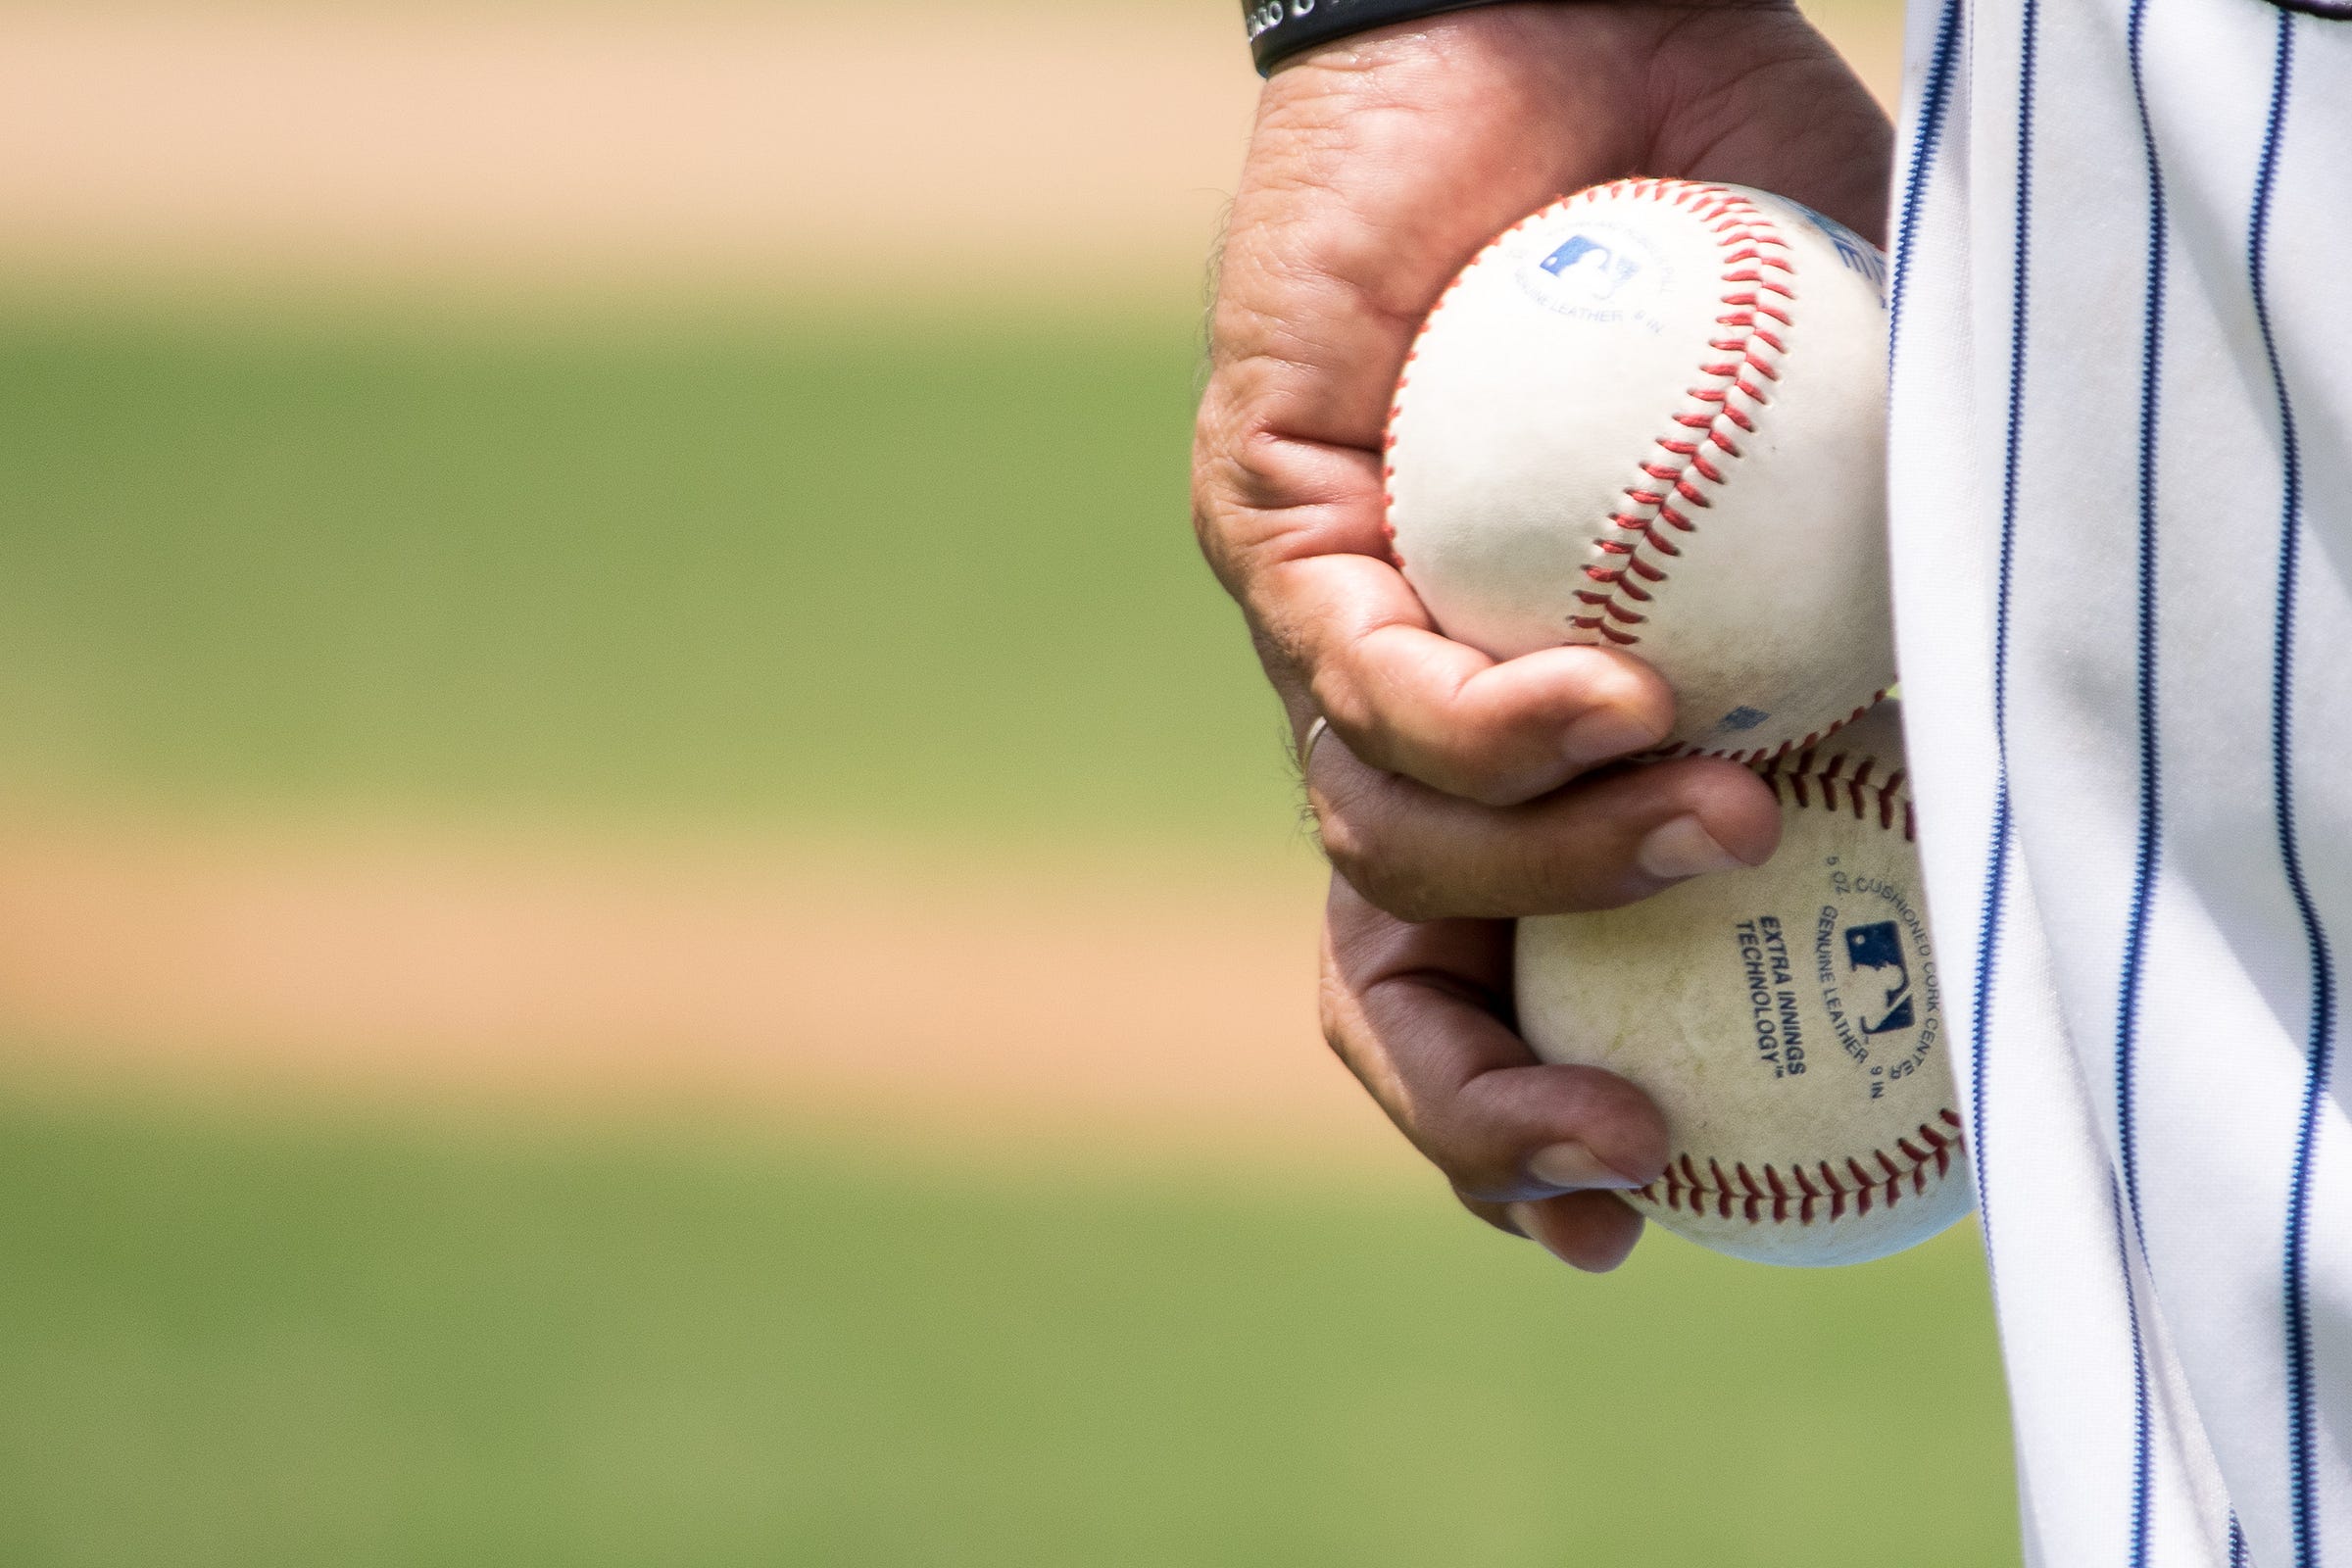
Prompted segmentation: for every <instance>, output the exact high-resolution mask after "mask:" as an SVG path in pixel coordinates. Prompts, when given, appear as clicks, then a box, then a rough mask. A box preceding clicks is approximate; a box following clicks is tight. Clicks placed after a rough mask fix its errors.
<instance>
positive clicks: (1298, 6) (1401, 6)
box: [1242, 0, 1491, 76]
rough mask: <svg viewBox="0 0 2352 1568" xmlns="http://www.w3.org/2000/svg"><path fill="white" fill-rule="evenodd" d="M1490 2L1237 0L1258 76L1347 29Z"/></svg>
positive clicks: (1478, 0) (1406, 19) (1379, 24)
mask: <svg viewBox="0 0 2352 1568" xmlns="http://www.w3.org/2000/svg"><path fill="white" fill-rule="evenodd" d="M1489 3H1491V0H1242V17H1243V20H1244V21H1246V22H1248V23H1249V25H1250V55H1251V57H1252V58H1254V59H1255V60H1256V61H1257V73H1258V74H1259V75H1261V76H1263V75H1266V74H1268V73H1271V72H1272V71H1273V69H1274V68H1275V66H1276V65H1278V64H1279V63H1281V62H1282V61H1283V60H1285V59H1287V58H1289V57H1290V56H1292V55H1295V54H1297V53H1298V52H1299V50H1301V49H1306V48H1311V47H1312V46H1314V45H1315V44H1319V43H1329V42H1330V41H1331V40H1332V39H1334V38H1345V37H1346V36H1348V34H1349V33H1351V32H1363V31H1365V30H1366V29H1368V28H1372V27H1385V26H1387V25H1389V24H1391V23H1393V22H1412V21H1415V20H1417V19H1419V18H1422V17H1434V16H1436V15H1438V14H1439V13H1440V12H1443V11H1463V10H1467V9H1468V8H1469V7H1471V6H1479V5H1487V4H1489Z"/></svg>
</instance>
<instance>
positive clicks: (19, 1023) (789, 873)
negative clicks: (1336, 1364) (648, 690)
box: [0, 821, 1402, 1164]
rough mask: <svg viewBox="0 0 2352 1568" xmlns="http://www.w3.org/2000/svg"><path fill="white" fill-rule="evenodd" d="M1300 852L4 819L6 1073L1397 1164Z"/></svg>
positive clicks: (1, 907) (1, 959) (1308, 864)
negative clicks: (1323, 1003)
mask: <svg viewBox="0 0 2352 1568" xmlns="http://www.w3.org/2000/svg"><path fill="white" fill-rule="evenodd" d="M1316 863H1317V862H1316V861H1315V859H1314V857H1313V856H1312V855H1311V853H1309V852H1308V851H1307V850H1306V849H1305V847H1304V846H1296V847H1292V846H1283V847H1281V853H1280V854H1279V855H1278V856H1277V857H1276V858H1273V859H1271V860H1268V861H1261V862H1259V863H1256V864H1247V863H1239V862H1236V863H1232V864H1226V865H1218V866H1206V865H1202V864H1201V863H1198V862H1197V861H1195V862H1190V863H1187V862H1183V861H1178V860H1176V859H1174V858H1166V859H1162V860H1160V861H1158V862H1157V863H1153V862H1152V859H1151V858H1144V859H1142V860H1140V861H1138V862H1134V863H1129V864H1126V865H1122V866H1106V865H1102V864H1096V865H1091V866H1089V865H1076V864H1072V865H1064V866H1046V867H1039V866H1035V865H1029V864H1025V863H1023V862H1022V861H1021V860H1020V859H1018V858H1013V857H1010V856H1006V857H1005V858H1002V860H1001V861H999V862H997V863H994V864H991V863H989V862H986V861H972V862H968V863H963V864H959V865H953V866H948V867H944V868H943V867H940V866H938V865H936V864H919V863H917V862H915V861H914V860H913V859H912V858H910V856H909V854H908V852H906V851H903V850H901V851H888V852H858V853H845V852H839V851H827V850H822V849H808V848H795V847H792V846H765V847H740V846H739V847H727V846H676V845H671V846H650V847H643V848H622V847H619V846H616V845H612V844H606V845H590V844H582V843H566V844H555V843H548V844H542V845H538V846H529V845H517V844H515V843H512V842H505V843H495V844H494V843H488V842H477V841H473V840H468V839H466V838H465V837H463V836H459V835H440V836H426V835H419V834H415V833H404V834H391V833H383V832H370V833H363V832H358V831H353V830H335V831H310V830H297V829H289V828H285V827H277V828H261V829H254V830H250V831H240V830H229V829H222V828H210V829H189V828H185V827H182V828H176V829H172V830H165V829H162V828H145V829H140V828H133V827H128V826H126V825H124V824H123V823H120V822H116V823H109V824H104V825H83V826H79V827H58V826H51V827H47V828H42V829H37V830H36V829H28V828H25V827H24V826H23V825H22V824H21V821H20V824H19V825H17V826H15V827H12V828H11V829H9V830H8V831H7V833H6V834H5V835H4V836H0V1016H5V1017H6V1018H7V1020H8V1031H7V1040H8V1045H7V1049H8V1052H9V1054H10V1057H11V1060H10V1061H9V1063H8V1070H10V1071H12V1072H17V1073H22V1072H25V1071H27V1070H31V1071H34V1072H38V1073H56V1072H61V1071H62V1072H66V1073H68V1074H70V1075H75V1076H84V1075H96V1076H97V1077H99V1078H100V1079H102V1080H105V1079H120V1078H123V1077H128V1078H130V1079H132V1080H134V1081H145V1082H156V1081H161V1082H164V1083H166V1084H170V1083H173V1082H182V1083H186V1084H188V1085H191V1086H195V1087H200V1088H201V1087H205V1086H227V1087H231V1088H237V1089H242V1090H256V1089H258V1090H263V1091H274V1090H294V1091H297V1092H304V1093H310V1092H324V1093H328V1094H333V1095H355V1094H356V1095H359V1096H362V1097H368V1098H384V1097H389V1098H391V1099H393V1100H395V1101H409V1102H414V1101H416V1100H418V1099H423V1100H426V1101H439V1102H455V1103H466V1102H474V1101H480V1102H484V1103H491V1104H508V1105H529V1106H548V1105H553V1106H557V1107H575V1108H584V1109H588V1110H592V1111H604V1110H622V1111H634V1110H638V1109H642V1108H645V1107H648V1106H662V1105H670V1106H677V1107H683V1108H688V1109H692V1108H695V1107H716V1108H724V1109H727V1110H730V1111H733V1110H742V1111H748V1112H750V1113H753V1114H756V1115H762V1116H773V1115H777V1114H779V1113H781V1114H783V1115H786V1116H797V1117H799V1118H802V1119H808V1118H817V1119H822V1120H825V1121H828V1122H846V1123H848V1124H851V1125H862V1124H866V1123H871V1124H873V1125H876V1126H879V1127H881V1128H884V1129H886V1130H892V1131H904V1130H907V1129H909V1128H913V1129H920V1128H924V1127H931V1128H937V1129H939V1130H941V1131H942V1132H943V1133H945V1134H948V1135H951V1136H952V1137H953V1138H954V1139H955V1140H956V1141H958V1142H965V1143H969V1142H973V1141H977V1142H980V1143H995V1144H999V1145H1005V1144H1017V1143H1018V1142H1020V1141H1021V1140H1025V1139H1045V1140H1050V1141H1066V1140H1072V1139H1075V1140H1081V1141H1084V1142H1087V1143H1090V1144H1093V1145H1096V1146H1098V1147H1099V1146H1100V1145H1102V1144H1103V1143H1104V1142H1105V1141H1107V1142H1110V1143H1112V1144H1114V1145H1124V1144H1140V1145H1142V1146H1145V1147H1151V1146H1153V1145H1173V1146H1178V1147H1199V1146H1201V1145H1206V1146H1209V1147H1215V1148H1232V1149H1240V1150H1247V1151H1251V1152H1254V1153H1255V1154H1256V1155H1258V1156H1260V1157H1262V1158H1270V1159H1275V1160H1280V1159H1284V1158H1297V1159H1300V1160H1317V1161H1320V1160H1325V1159H1328V1158H1331V1157H1333V1156H1335V1155H1339V1156H1344V1157H1346V1158H1348V1159H1350V1160H1354V1159H1358V1158H1359V1157H1360V1159H1362V1160H1370V1161H1378V1162H1385V1163H1389V1164H1395V1163H1396V1162H1397V1160H1398V1159H1399V1158H1400V1157H1401V1155H1402V1150H1401V1146H1400V1145H1397V1144H1396V1143H1395V1142H1394V1141H1393V1137H1392V1135H1390V1134H1389V1133H1388V1132H1387V1131H1386V1128H1385V1124H1383V1123H1382V1122H1381V1121H1380V1119H1379V1117H1378V1115H1377V1114H1376V1113H1375V1112H1374V1111H1373V1110H1372V1108H1371V1106H1370V1103H1369V1102H1367V1101H1365V1100H1364V1099H1363V1097H1362V1095H1361V1094H1360V1092H1359V1091H1357V1089H1356V1088H1355V1086H1354V1085H1353V1083H1352V1081H1351V1080H1349V1079H1348V1075H1347V1073H1346V1072H1345V1070H1343V1069H1342V1068H1341V1067H1340V1066H1339V1065H1338V1063H1337V1062H1336V1061H1335V1060H1334V1059H1333V1058H1332V1057H1331V1055H1330V1054H1329V1053H1328V1052H1326V1051H1325V1049H1324V1048H1323V1045H1322V1043H1321V1040H1320V1038H1319V1036H1318V1033H1317V1030H1316V1025H1315V1019H1314V989H1313V972H1314V954H1315V938H1316V925H1317V917H1318V914H1319V903H1320V901H1319V897H1318V880H1317V877H1316V874H1315V872H1316Z"/></svg>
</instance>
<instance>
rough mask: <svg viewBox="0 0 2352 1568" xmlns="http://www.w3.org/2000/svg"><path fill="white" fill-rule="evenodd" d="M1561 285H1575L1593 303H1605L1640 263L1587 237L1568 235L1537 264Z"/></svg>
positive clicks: (1639, 268) (1638, 269)
mask: <svg viewBox="0 0 2352 1568" xmlns="http://www.w3.org/2000/svg"><path fill="white" fill-rule="evenodd" d="M1537 265H1538V266H1540V267H1542V268H1543V269H1544V270H1545V271H1546V272H1549V273H1550V274H1551V275H1552V276H1554V277H1556V278H1558V279H1559V280H1560V281H1561V282H1563V283H1575V284H1578V285H1580V286H1581V287H1582V289H1583V290H1584V292H1585V294H1586V295H1587V296H1588V297H1590V298H1592V299H1595V300H1605V299H1607V298H1608V297H1609V296H1610V295H1612V294H1614V293H1616V292H1617V291H1618V289H1620V288H1622V287H1624V286H1625V281H1626V279H1627V278H1630V277H1632V276H1633V275H1634V274H1635V273H1636V272H1639V271H1640V270H1642V264H1641V263H1640V262H1637V261H1635V260H1634V259H1633V258H1632V257H1630V256H1620V255H1618V254H1617V252H1616V251H1615V250H1614V249H1613V248H1611V247H1610V246H1607V245H1604V244H1602V243H1601V242H1600V241H1599V240H1596V239H1594V238H1593V236H1592V235H1590V234H1571V235H1569V236H1568V238H1567V239H1566V240H1564V241H1563V242H1562V243H1561V245H1560V247H1559V249H1557V250H1555V251H1553V252H1552V253H1551V254H1550V255H1549V256H1546V257H1544V260H1543V261H1542V262H1540V263H1538V264H1537Z"/></svg>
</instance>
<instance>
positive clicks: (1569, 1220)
mask: <svg viewBox="0 0 2352 1568" xmlns="http://www.w3.org/2000/svg"><path fill="white" fill-rule="evenodd" d="M1453 1196H1454V1197H1455V1198H1457V1199H1459V1200H1461V1204H1462V1206H1463V1207H1464V1208H1466V1209H1468V1210H1469V1211H1470V1212H1471V1213H1473V1214H1476V1215H1477V1216H1478V1217H1479V1218H1480V1219H1483V1220H1485V1221H1486V1222H1487V1223H1488V1224H1490V1225H1492V1226H1494V1227H1495V1229H1496V1230H1498V1231H1505V1232H1508V1233H1509V1234H1510V1235H1513V1236H1519V1237H1524V1238H1525V1239H1527V1240H1528V1241H1531V1242H1534V1243H1535V1244H1536V1245H1537V1246H1539V1247H1541V1248H1543V1249H1544V1250H1545V1251H1547V1252H1549V1253H1550V1254H1551V1255H1552V1256H1554V1257H1556V1258H1558V1259H1559V1260H1560V1261H1561V1262H1563V1263H1565V1264H1567V1265H1568V1266H1569V1267H1571V1268H1576V1269H1582V1270H1583V1271H1584V1272H1586V1273H1588V1274H1606V1273H1607V1272H1609V1270H1611V1269H1613V1268H1615V1267H1616V1266H1617V1265H1618V1264H1620V1263H1622V1262H1624V1261H1625V1260H1626V1258H1627V1257H1629V1256H1631V1255H1632V1253H1633V1250H1634V1244H1635V1243H1636V1242H1639V1241H1640V1240H1641V1239H1642V1216H1641V1215H1639V1214H1637V1213H1635V1212H1634V1211H1633V1209H1632V1208H1631V1207H1629V1206H1628V1205H1627V1204H1625V1203H1624V1202H1622V1201H1619V1200H1617V1199H1615V1198H1612V1197H1610V1196H1609V1195H1608V1194H1607V1193H1563V1194H1561V1195H1560V1196H1559V1197H1558V1198H1546V1199H1541V1200H1534V1199H1531V1200H1528V1201H1524V1202H1518V1203H1488V1202H1482V1201H1479V1200H1478V1199H1475V1198H1472V1197H1470V1196H1469V1195H1468V1194H1466V1193H1464V1192H1461V1191H1460V1190H1459V1189H1456V1190H1455V1192H1454V1195H1453Z"/></svg>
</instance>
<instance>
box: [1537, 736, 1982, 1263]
mask: <svg viewBox="0 0 2352 1568" xmlns="http://www.w3.org/2000/svg"><path fill="white" fill-rule="evenodd" d="M1898 707H1899V705H1898V704H1895V703H1892V702H1888V703H1883V704H1881V705H1880V706H1879V707H1877V708H1875V709H1873V710H1872V711H1870V712H1868V713H1866V714H1864V715H1863V716H1862V717H1861V718H1859V719H1856V720H1855V721H1854V722H1853V723H1851V724H1848V725H1847V726H1845V727H1844V728H1843V729H1841V730H1839V731H1838V733H1837V734H1836V735H1834V736H1832V737H1831V738H1830V739H1829V740H1827V741H1825V742H1823V743H1822V744H1821V745H1820V746H1819V747H1818V748H1814V749H1809V750H1806V751H1803V752H1799V753H1793V754H1790V755H1789V756H1787V757H1783V758H1780V759H1777V760H1773V761H1769V762H1766V763H1763V764H1761V765H1760V766H1758V768H1757V771H1758V772H1759V773H1760V774H1762V775H1763V777H1764V778H1765V779H1766V780H1768V781H1769V782H1770V783H1771V784H1772V787H1773V790H1774V793H1775V794H1777V795H1779V797H1780V799H1781V815H1782V820H1783V836H1782V839H1781V848H1780V852H1779V853H1778V854H1777V855H1775V856H1774V857H1773V858H1772V859H1771V860H1770V861H1768V862H1767V863H1766V864H1764V865H1762V866H1759V867H1757V868H1756V869H1754V870H1752V871H1732V872H1726V873H1723V874H1720V875H1716V876H1705V877H1697V878H1694V879H1692V880H1691V881H1689V882H1684V883H1680V884H1678V885H1676V886H1674V887H1671V888H1668V889H1667V890H1666V891H1664V892H1663V893H1660V894H1658V895H1656V896H1655V897H1653V898H1649V899H1644V900H1643V901H1642V902H1641V903H1639V904H1635V905H1631V906H1628V907H1625V908H1622V909H1612V910H1608V911H1606V912H1604V913H1599V914H1567V915H1548V916H1545V917H1544V918H1541V919H1529V920H1522V921H1520V922H1519V937H1518V959H1517V963H1518V976H1517V988H1518V1001H1519V1025H1520V1029H1521V1030H1522V1032H1523V1033H1524V1034H1525V1035H1526V1036H1527V1039H1528V1043H1529V1044H1530V1045H1532V1046H1533V1047H1534V1048H1535V1050H1536V1054H1538V1055H1540V1056H1542V1057H1544V1060H1546V1061H1566V1062H1579V1063H1585V1064H1589V1065H1593V1066H1599V1067H1605V1068H1607V1069H1608V1070H1610V1071H1611V1072H1614V1073H1616V1074H1618V1075H1619V1076H1620V1077H1623V1078H1625V1079H1627V1080H1629V1081H1630V1082H1632V1083H1634V1084H1636V1085H1638V1086H1640V1087H1641V1088H1642V1090H1643V1091H1645V1092H1646V1093H1647V1094H1648V1095H1649V1097H1650V1098H1651V1100H1652V1101H1654V1102H1655V1103H1657V1106H1658V1108H1659V1109H1660V1110H1661V1111H1662V1112H1664V1113H1665V1117H1666V1129H1667V1135H1668V1138H1669V1139H1670V1141H1671V1147H1672V1151H1673V1152H1672V1154H1671V1156H1670V1159H1669V1163H1668V1166H1667V1171H1666V1175H1665V1176H1664V1178H1663V1179H1661V1180H1659V1181H1657V1182H1654V1183H1652V1184H1651V1185H1650V1186H1648V1187H1645V1188H1642V1190H1641V1191H1640V1192H1638V1193H1629V1194H1627V1195H1625V1196H1626V1197H1627V1199H1628V1200H1629V1201H1631V1202H1632V1203H1633V1204H1634V1205H1635V1207H1636V1208H1638V1209H1640V1210H1641V1211H1642V1213H1643V1214H1644V1215H1645V1216H1647V1217H1648V1218H1650V1219H1653V1220H1655V1221H1657V1222H1658V1223H1659V1224H1660V1225H1663V1226H1665V1227H1666V1228H1667V1229H1668V1230H1671V1231H1676V1232H1679V1233H1681V1234H1682V1235H1684V1236H1687V1237H1689V1238H1691V1240H1692V1241H1694V1242H1698V1243H1700V1244H1702V1245H1703V1246H1706V1247H1711V1248H1713V1249H1715V1250H1717V1251H1720V1252H1729V1253H1731V1254H1732V1255H1733V1256H1735V1257H1745V1258H1753V1259H1755V1260H1757V1261H1759V1262H1766V1263H1792V1264H1831V1263H1857V1262H1861V1261H1863V1260H1865V1259H1868V1258H1873V1257H1880V1256H1884V1255H1885V1254H1887V1253H1888V1252H1894V1251H1900V1250H1902V1249H1904V1248H1906V1247H1911V1246H1915V1245H1917V1244H1918V1243H1920V1242H1924V1241H1926V1240H1927V1239H1928V1238H1929V1237H1931V1236H1934V1235H1935V1234H1936V1232H1938V1231H1940V1230H1942V1229H1943V1228H1944V1227H1945V1226H1947V1225H1949V1224H1951V1223H1952V1222H1953V1221H1954V1220H1956V1219H1958V1218H1959V1217H1960V1216H1961V1215H1962V1214H1964V1213H1966V1212H1967V1211H1968V1207H1969V1203H1970V1192H1969V1179H1968V1172H1967V1168H1966V1160H1965V1159H1964V1158H1963V1155H1962V1149H1961V1123H1960V1112H1959V1109H1958V1105H1959V1101H1958V1098H1957V1097H1956V1096H1955V1095H1954V1093H1953V1090H1952V1077H1951V1069H1950V1066H1949V1052H1948V1049H1947V1045H1948V1043H1947V1042H1946V1040H1945V1039H1944V1035H1943V1030H1944V1019H1943V1008H1942V1005H1941V998H1940V995H1939V993H1938V991H1937V987H1936V959H1935V956H1934V954H1933V953H1932V952H1931V951H1930V949H1929V945H1928V926H1927V909H1926V907H1925V905H1924V903H1923V901H1922V899H1921V890H1920V877H1919V858H1918V856H1917V855H1916V854H1915V853H1914V851H1913V849H1912V844H1911V800H1910V795H1909V792H1908V791H1907V790H1906V789H1905V788H1904V782H1903V779H1904V775H1903V759H1902V730H1901V715H1900V714H1899V712H1898V711H1897V710H1898Z"/></svg>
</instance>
